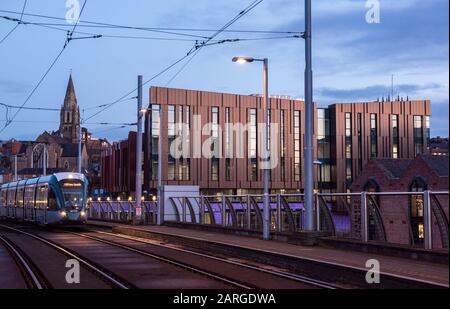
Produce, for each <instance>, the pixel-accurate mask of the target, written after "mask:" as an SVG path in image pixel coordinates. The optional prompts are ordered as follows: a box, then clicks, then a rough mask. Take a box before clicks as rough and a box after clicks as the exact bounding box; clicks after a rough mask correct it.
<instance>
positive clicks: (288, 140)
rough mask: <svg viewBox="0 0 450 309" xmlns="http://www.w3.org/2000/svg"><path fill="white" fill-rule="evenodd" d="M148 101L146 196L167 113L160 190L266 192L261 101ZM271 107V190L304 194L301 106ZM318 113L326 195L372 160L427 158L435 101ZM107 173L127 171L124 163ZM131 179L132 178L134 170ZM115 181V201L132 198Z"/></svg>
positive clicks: (178, 93)
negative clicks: (118, 197) (204, 151)
mask: <svg viewBox="0 0 450 309" xmlns="http://www.w3.org/2000/svg"><path fill="white" fill-rule="evenodd" d="M149 97H150V104H149V109H151V110H149V112H148V113H146V117H145V126H144V127H145V130H144V131H145V133H144V138H143V139H144V143H143V144H144V145H143V148H144V149H143V154H144V155H143V162H142V169H143V175H144V176H143V177H144V178H143V180H144V181H143V191H146V192H154V191H155V188H156V184H157V175H158V145H159V138H160V113H161V111H162V122H161V123H162V137H161V138H162V183H163V184H169V185H178V184H179V185H199V186H200V188H201V190H202V192H203V193H205V194H216V193H226V194H247V193H261V192H262V189H263V170H262V169H261V168H260V167H261V160H260V158H258V147H261V146H262V138H264V136H263V135H262V134H261V133H262V131H264V126H260V125H258V124H264V109H263V106H264V105H263V103H264V100H263V98H262V97H261V96H258V95H252V96H245V95H236V94H226V93H214V92H206V91H196V90H183V89H172V88H163V87H151V89H150V96H149ZM269 101H270V103H269V106H270V117H269V118H270V122H271V123H272V124H274V125H275V127H272V126H271V128H270V131H271V133H270V140H272V139H276V140H277V142H276V143H275V144H274V148H275V149H271V151H272V152H271V153H272V154H271V157H272V156H276V157H277V164H276V165H275V166H274V168H273V169H271V172H270V188H271V191H272V192H281V193H298V192H301V191H302V190H303V177H304V176H303V174H304V173H303V168H304V155H303V148H304V141H305V125H304V124H305V120H304V119H305V106H304V102H303V101H302V100H294V99H289V98H285V97H271V98H270V100H269ZM314 110H315V111H314V112H315V115H316V117H315V122H314V128H315V136H314V140H315V143H314V155H315V157H316V158H317V160H319V161H320V162H321V164H320V165H317V166H316V169H315V171H316V188H317V189H320V190H322V191H325V192H346V191H347V190H349V189H350V186H351V184H352V180H353V179H356V177H357V176H358V175H359V174H360V173H361V171H362V168H363V167H364V165H365V164H367V163H368V161H369V160H370V159H371V158H382V157H395V158H413V157H414V156H415V155H417V154H421V153H424V152H426V151H427V136H428V135H427V134H428V131H427V130H428V128H429V116H430V101H397V102H370V103H344V104H333V105H330V106H329V107H328V108H316V107H315V108H314ZM180 123H183V124H184V125H183V126H182V125H180ZM206 124H208V125H207V126H205V125H206ZM236 124H242V125H246V127H245V130H242V131H239V130H237V129H236ZM198 128H201V129H202V130H203V132H201V134H200V135H199V134H198V133H195V132H198V131H199V130H196V129H198ZM272 130H273V132H272ZM195 134H196V135H197V136H194V135H195ZM180 136H183V137H184V139H183V140H184V142H183V145H177V146H176V147H178V149H182V150H180V153H181V155H180V154H178V155H175V156H174V155H173V154H174V153H173V152H171V151H170V145H173V143H172V142H174V141H176V140H177V137H180ZM198 141H200V142H198ZM205 143H206V145H209V144H212V146H211V150H212V155H211V156H209V157H205V156H203V155H202V156H200V157H198V156H196V155H195V153H197V154H198V152H200V150H199V149H201V148H202V147H203V148H204V147H207V148H208V147H209V146H205ZM175 152H176V151H175ZM109 153H110V151H109V152H108V151H105V152H104V153H103V156H102V162H103V164H105V163H106V162H110V161H111V159H110V158H109V156H110V154H109ZM186 154H188V155H186ZM240 154H241V155H242V154H243V156H240ZM108 160H109V161H108ZM106 166H108V169H116V170H119V169H120V170H123V169H124V168H126V167H125V166H121V165H120V164H119V162H117V165H114V166H110V165H106ZM128 168H132V167H131V166H130V165H128ZM110 173H113V172H112V171H110ZM129 173H130V175H134V174H135V172H134V170H133V169H131V170H130V171H129ZM104 175H107V174H106V173H105V174H104ZM105 177H106V176H105ZM110 181H111V180H109V179H106V178H105V179H104V180H103V182H102V183H103V184H104V188H105V189H106V190H109V191H110V192H112V193H113V194H117V193H121V192H123V193H124V194H130V193H132V192H133V191H134V190H132V187H131V186H130V187H122V188H121V190H117V188H115V187H113V186H111V185H110V184H109V182H110ZM119 181H122V182H123V180H116V182H119ZM132 183H134V181H132ZM133 186H134V185H133Z"/></svg>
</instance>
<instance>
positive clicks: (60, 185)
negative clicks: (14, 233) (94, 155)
mask: <svg viewBox="0 0 450 309" xmlns="http://www.w3.org/2000/svg"><path fill="white" fill-rule="evenodd" d="M87 188H88V180H87V178H86V176H84V175H83V174H77V173H56V174H53V175H49V176H41V177H38V178H33V179H28V180H22V181H16V182H11V183H6V184H4V185H2V186H1V187H0V216H2V217H6V218H11V219H17V220H22V221H29V222H36V223H37V224H42V225H83V224H85V223H86V219H87V210H86V209H87Z"/></svg>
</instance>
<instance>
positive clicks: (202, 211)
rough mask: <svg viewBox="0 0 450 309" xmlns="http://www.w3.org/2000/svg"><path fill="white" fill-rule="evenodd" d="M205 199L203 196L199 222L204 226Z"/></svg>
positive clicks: (201, 197)
mask: <svg viewBox="0 0 450 309" xmlns="http://www.w3.org/2000/svg"><path fill="white" fill-rule="evenodd" d="M203 199H204V197H203V195H202V196H200V218H199V220H198V222H199V223H200V224H203V223H204V222H205V205H204V202H205V201H204V200H203Z"/></svg>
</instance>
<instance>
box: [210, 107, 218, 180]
mask: <svg viewBox="0 0 450 309" xmlns="http://www.w3.org/2000/svg"><path fill="white" fill-rule="evenodd" d="M211 124H212V131H211V137H212V149H211V151H212V158H211V180H212V181H218V180H219V108H218V107H211Z"/></svg>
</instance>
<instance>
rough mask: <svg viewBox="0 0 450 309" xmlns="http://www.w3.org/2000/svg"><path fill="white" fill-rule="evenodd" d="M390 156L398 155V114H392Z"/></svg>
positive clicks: (396, 156)
mask: <svg viewBox="0 0 450 309" xmlns="http://www.w3.org/2000/svg"><path fill="white" fill-rule="evenodd" d="M391 117H392V120H391V123H392V158H394V159H398V157H399V144H400V143H399V142H400V141H399V134H398V115H392V116H391Z"/></svg>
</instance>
